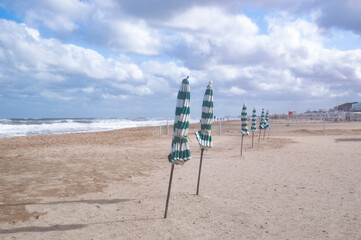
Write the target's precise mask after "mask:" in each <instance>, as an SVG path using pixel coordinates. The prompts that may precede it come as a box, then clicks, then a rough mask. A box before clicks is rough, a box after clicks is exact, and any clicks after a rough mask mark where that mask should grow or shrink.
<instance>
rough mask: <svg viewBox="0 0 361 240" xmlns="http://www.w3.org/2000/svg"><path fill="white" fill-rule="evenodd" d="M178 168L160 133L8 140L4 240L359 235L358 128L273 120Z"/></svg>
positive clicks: (2, 144) (232, 134) (226, 131)
mask: <svg viewBox="0 0 361 240" xmlns="http://www.w3.org/2000/svg"><path fill="white" fill-rule="evenodd" d="M240 126H241V124H240V121H231V122H230V123H228V122H222V134H221V135H219V125H218V122H214V123H213V133H212V134H213V141H214V148H212V149H210V150H209V151H205V152H204V158H203V167H202V176H201V182H200V194H199V195H198V196H197V195H195V193H196V185H197V177H198V167H199V158H200V150H199V148H198V144H197V141H196V138H195V135H194V133H195V132H196V131H197V130H199V129H200V126H199V124H193V125H191V128H190V133H189V138H190V148H191V153H192V159H191V160H190V161H189V162H187V163H186V164H185V165H184V166H175V170H174V176H173V184H172V190H171V197H170V204H169V210H168V218H167V219H164V218H163V215H164V208H165V201H166V196H167V188H168V181H169V174H170V168H171V164H170V163H169V162H168V160H167V155H168V153H169V150H170V144H171V137H172V136H171V134H169V135H166V134H165V127H163V135H162V136H159V127H144V128H132V129H123V130H117V131H109V132H96V133H77V134H62V135H43V136H29V137H14V138H6V139H0V187H1V188H0V239H50V240H51V239H361V148H360V146H361V145H360V144H361V123H360V122H332V123H329V122H327V123H326V124H325V134H323V125H322V123H321V122H290V124H288V123H287V122H282V121H273V122H271V126H272V127H271V131H270V132H269V131H267V132H266V137H265V139H263V133H262V137H261V140H260V143H258V132H257V133H256V135H255V138H254V148H251V139H252V136H251V135H250V136H247V137H245V138H244V149H243V156H242V157H241V156H240V145H241V134H240Z"/></svg>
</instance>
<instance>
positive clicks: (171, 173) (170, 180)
mask: <svg viewBox="0 0 361 240" xmlns="http://www.w3.org/2000/svg"><path fill="white" fill-rule="evenodd" d="M173 170H174V164H173V163H172V168H171V170H170V177H169V185H168V196H167V203H166V204H165V212H164V218H167V213H168V203H169V196H170V189H171V187H172V179H173Z"/></svg>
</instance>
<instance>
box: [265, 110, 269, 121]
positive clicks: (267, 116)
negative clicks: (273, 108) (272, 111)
mask: <svg viewBox="0 0 361 240" xmlns="http://www.w3.org/2000/svg"><path fill="white" fill-rule="evenodd" d="M265 120H266V122H267V123H268V120H269V113H268V110H267V111H266V117H265Z"/></svg>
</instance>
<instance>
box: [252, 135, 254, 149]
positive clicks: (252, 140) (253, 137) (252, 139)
mask: <svg viewBox="0 0 361 240" xmlns="http://www.w3.org/2000/svg"><path fill="white" fill-rule="evenodd" d="M253 138H254V132H253V131H252V148H253Z"/></svg>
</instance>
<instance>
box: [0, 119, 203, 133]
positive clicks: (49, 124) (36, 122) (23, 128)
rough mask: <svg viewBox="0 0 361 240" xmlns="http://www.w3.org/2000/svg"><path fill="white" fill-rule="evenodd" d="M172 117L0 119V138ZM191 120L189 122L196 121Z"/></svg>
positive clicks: (111, 127)
mask: <svg viewBox="0 0 361 240" xmlns="http://www.w3.org/2000/svg"><path fill="white" fill-rule="evenodd" d="M173 121H174V120H173V119H165V118H163V119H155V118H109V119H89V118H81V119H65V118H64V119H63V118H56V119H0V138H6V137H15V136H29V135H44V134H62V133H77V132H96V131H109V130H115V129H122V128H132V127H144V126H159V125H167V122H168V124H173ZM197 121H198V120H191V121H190V122H197Z"/></svg>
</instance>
